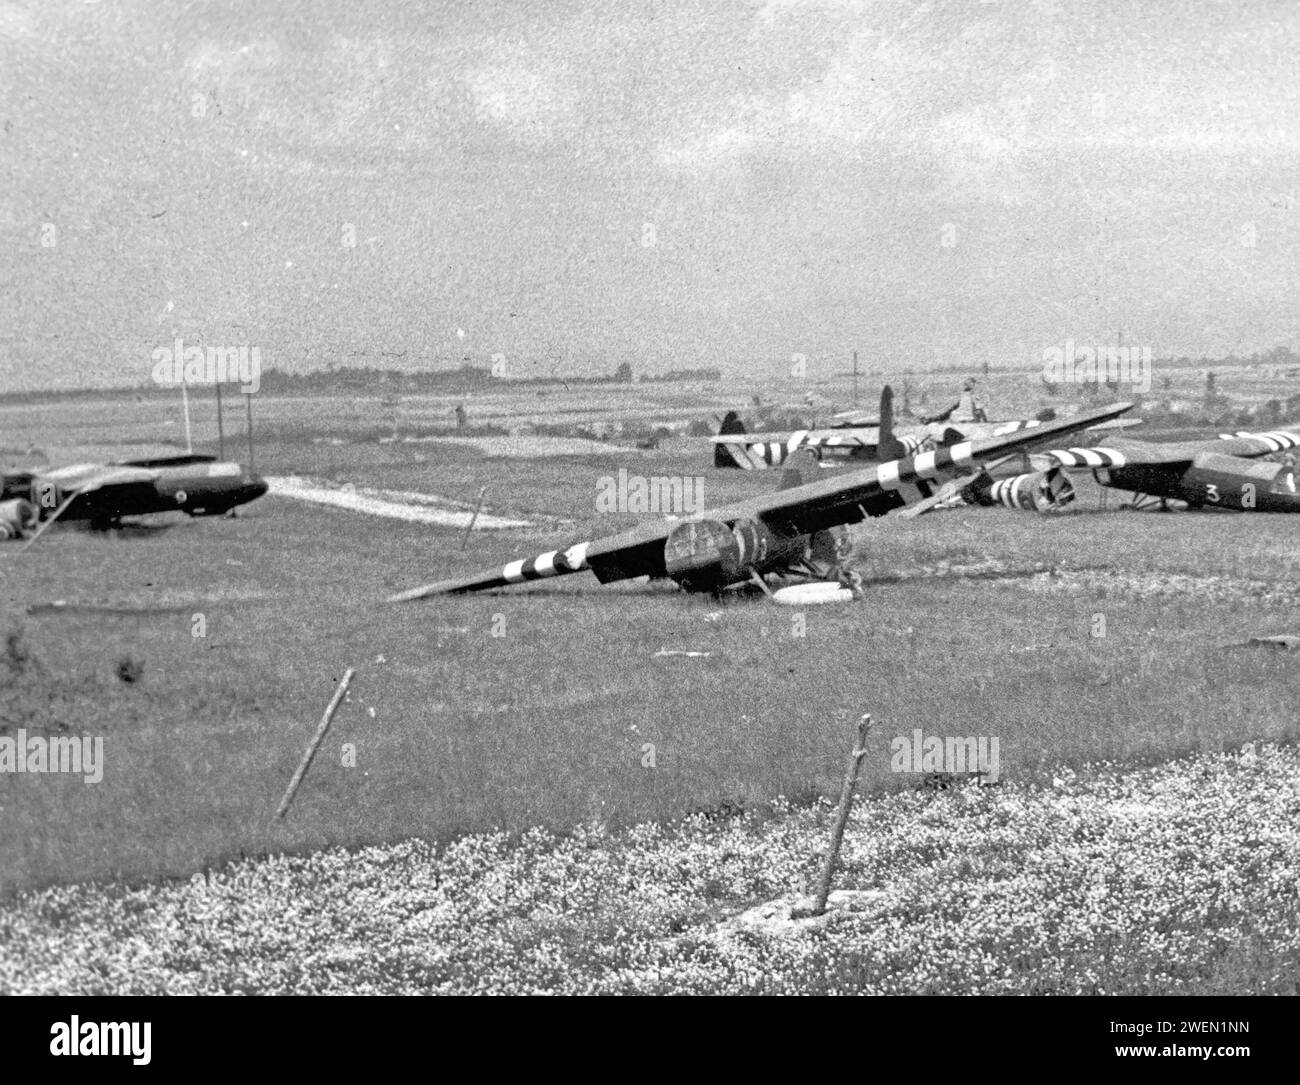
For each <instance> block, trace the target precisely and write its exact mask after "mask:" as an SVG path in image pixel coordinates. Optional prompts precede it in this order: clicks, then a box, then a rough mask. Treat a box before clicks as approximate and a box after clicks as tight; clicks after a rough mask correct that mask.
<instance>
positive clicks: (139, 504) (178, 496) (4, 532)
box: [0, 454, 267, 542]
mask: <svg viewBox="0 0 1300 1085" xmlns="http://www.w3.org/2000/svg"><path fill="white" fill-rule="evenodd" d="M266 490H267V485H266V482H265V480H264V479H262V478H261V477H260V476H258V475H256V474H254V473H253V472H252V471H251V470H245V469H244V468H243V467H242V466H241V465H240V464H238V463H234V462H232V461H229V460H219V459H217V458H216V457H215V456H203V455H194V454H187V455H183V456H167V457H161V458H157V459H143V460H129V461H125V462H122V463H104V464H95V463H87V464H76V465H73V466H70V467H61V468H57V469H55V470H52V471H45V472H31V471H22V472H18V473H15V474H9V475H4V476H0V538H21V537H24V536H27V535H28V534H29V533H31V532H32V531H33V529H35V533H34V534H31V540H30V541H31V542H34V541H35V540H36V537H37V536H39V535H40V534H42V533H43V532H44V531H45V530H46V529H47V528H48V527H50V525H52V524H53V523H55V521H58V520H65V521H66V520H83V521H87V522H89V524H90V526H92V527H95V528H105V527H111V526H114V525H116V524H117V523H119V522H120V521H121V519H122V518H123V517H125V516H146V515H149V514H151V513H159V512H184V513H188V514H189V515H190V516H219V515H221V514H222V513H225V512H228V511H229V510H230V509H232V508H234V507H235V506H236V505H243V504H246V503H247V502H249V501H253V500H256V499H257V498H259V497H261V496H262V495H263V494H264V493H266Z"/></svg>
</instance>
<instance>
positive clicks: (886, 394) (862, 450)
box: [709, 387, 1045, 471]
mask: <svg viewBox="0 0 1300 1085" xmlns="http://www.w3.org/2000/svg"><path fill="white" fill-rule="evenodd" d="M893 408H894V403H893V392H892V391H891V390H890V389H889V388H888V387H886V388H885V389H884V391H883V392H881V395H880V415H879V417H878V418H874V419H868V418H865V417H863V416H860V415H854V416H852V421H851V423H849V424H845V423H843V422H841V423H839V424H835V425H832V426H830V427H828V428H824V429H803V430H795V431H794V432H793V433H749V432H747V431H746V430H745V424H744V423H743V422H742V421H741V420H740V416H739V415H738V414H736V412H735V411H730V412H728V414H727V415H726V417H725V418H724V419H723V420H722V425H721V427H720V428H719V430H718V432H717V433H716V434H714V435H713V436H712V437H710V438H709V441H710V442H711V443H712V444H713V465H714V466H715V467H739V468H742V469H743V470H746V471H756V470H757V471H761V470H764V469H766V468H769V467H776V466H779V465H780V464H783V463H784V462H785V461H786V460H787V459H788V458H789V457H790V456H791V455H792V454H793V453H795V452H796V451H798V450H799V449H801V448H809V449H812V450H813V454H814V455H815V456H816V457H817V459H818V460H820V461H821V463H822V464H823V465H824V466H827V467H830V466H835V465H836V464H842V463H843V462H844V461H846V460H847V461H862V462H868V463H871V462H880V461H884V460H888V459H890V458H892V457H891V455H890V454H889V453H890V449H889V448H886V449H885V450H884V451H882V450H881V448H880V434H881V431H882V430H886V429H887V430H889V431H890V432H892V433H893V435H894V436H895V437H896V438H897V439H898V440H899V441H900V442H901V444H902V447H903V449H904V451H905V454H906V455H909V456H914V455H916V454H917V453H919V452H923V451H925V450H926V449H931V448H938V447H941V446H943V445H952V444H958V443H959V442H961V441H971V440H978V439H981V438H985V437H1001V436H1004V435H1005V434H1008V433H1015V432H1017V431H1018V430H1022V429H1032V428H1034V427H1036V426H1041V425H1042V424H1043V422H1044V421H1045V419H1043V418H1036V419H1034V418H1023V419H1012V420H1010V421H1005V422H986V421H980V422H973V421H965V422H946V421H943V420H941V419H940V420H936V421H933V422H927V423H923V424H921V425H916V426H907V427H900V428H896V427H894V425H893Z"/></svg>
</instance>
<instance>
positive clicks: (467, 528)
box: [460, 486, 487, 550]
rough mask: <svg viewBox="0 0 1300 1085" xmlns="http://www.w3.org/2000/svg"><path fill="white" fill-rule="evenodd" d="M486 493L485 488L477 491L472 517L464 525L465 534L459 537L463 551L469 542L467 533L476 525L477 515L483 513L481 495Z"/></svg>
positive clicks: (481, 487)
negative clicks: (476, 500)
mask: <svg viewBox="0 0 1300 1085" xmlns="http://www.w3.org/2000/svg"><path fill="white" fill-rule="evenodd" d="M485 493H487V487H486V486H480V487H479V489H478V504H477V505H476V506H474V515H473V516H471V517H470V518H469V523H468V524H466V525H465V534H464V535H462V536H461V540H460V548H461V549H462V550H464V549H465V544H466V543H467V542H469V533H470V532H471V531H473V530H474V525H475V524H476V523H478V514H479V513H480V512H482V511H483V495H484V494H485Z"/></svg>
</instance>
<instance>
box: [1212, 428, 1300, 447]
mask: <svg viewBox="0 0 1300 1085" xmlns="http://www.w3.org/2000/svg"><path fill="white" fill-rule="evenodd" d="M1239 437H1244V438H1246V439H1247V440H1250V441H1260V442H1262V443H1263V444H1264V445H1265V446H1267V448H1268V450H1269V451H1270V452H1282V451H1284V450H1286V449H1288V448H1296V447H1297V446H1300V433H1291V432H1290V431H1288V430H1283V429H1276V430H1269V431H1268V432H1267V433H1247V432H1246V431H1245V430H1239V431H1238V432H1236V433H1220V434H1219V439H1220V440H1221V441H1232V440H1236V439H1237V438H1239Z"/></svg>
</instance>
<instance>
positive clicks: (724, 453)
mask: <svg viewBox="0 0 1300 1085" xmlns="http://www.w3.org/2000/svg"><path fill="white" fill-rule="evenodd" d="M744 432H745V423H744V422H742V421H741V420H740V415H738V414H737V413H736V412H735V411H728V412H727V414H726V417H725V418H723V420H722V425H721V426H719V427H718V434H719V435H724V434H728V433H744ZM713 466H714V467H739V466H741V465H740V464H739V463H737V461H736V457H735V455H734V453H733V452H732V451H731V448H730V446H728V445H725V444H717V445H714V446H713Z"/></svg>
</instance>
